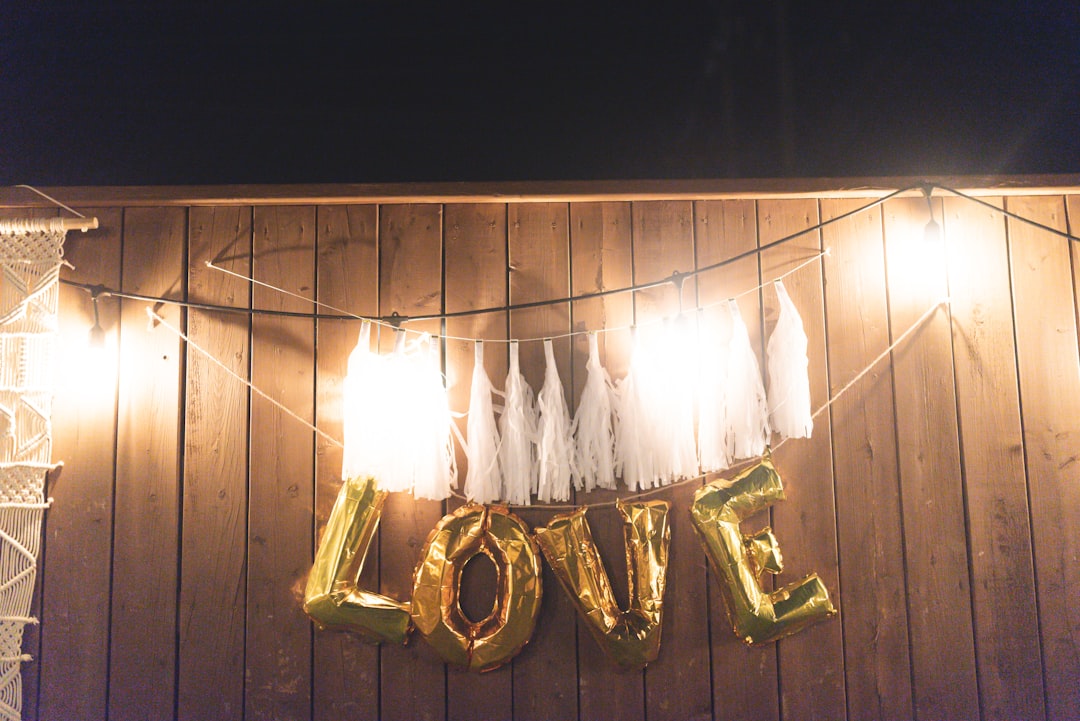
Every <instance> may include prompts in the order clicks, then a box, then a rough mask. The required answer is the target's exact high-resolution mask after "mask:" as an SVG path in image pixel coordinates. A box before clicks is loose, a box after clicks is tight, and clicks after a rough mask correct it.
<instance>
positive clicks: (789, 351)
mask: <svg viewBox="0 0 1080 721" xmlns="http://www.w3.org/2000/svg"><path fill="white" fill-rule="evenodd" d="M774 286H775V287H776V295H777V297H778V298H779V300H780V317H779V318H778V319H777V321H776V328H775V329H773V333H772V335H771V336H770V337H769V345H768V358H769V364H768V366H769V424H770V426H771V427H772V429H773V430H774V431H776V432H777V433H779V434H780V435H782V436H784V437H785V438H809V437H810V433H811V431H813V430H814V419H813V418H812V417H811V414H810V375H809V372H808V370H807V368H808V366H809V360H808V359H807V357H806V331H804V330H803V322H802V318H801V317H799V311H798V309H797V308H796V307H795V304H794V303H792V302H791V297H790V296H789V295H788V292H787V289H786V288H784V283H783V281H779V280H778V281H776V282H775V283H774Z"/></svg>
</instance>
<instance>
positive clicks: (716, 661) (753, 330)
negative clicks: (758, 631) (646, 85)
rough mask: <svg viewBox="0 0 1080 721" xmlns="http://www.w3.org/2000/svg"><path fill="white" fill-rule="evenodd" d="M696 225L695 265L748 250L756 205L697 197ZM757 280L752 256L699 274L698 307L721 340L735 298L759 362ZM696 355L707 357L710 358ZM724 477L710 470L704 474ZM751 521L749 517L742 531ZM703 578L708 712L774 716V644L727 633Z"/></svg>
mask: <svg viewBox="0 0 1080 721" xmlns="http://www.w3.org/2000/svg"><path fill="white" fill-rule="evenodd" d="M694 228H695V234H694V238H695V246H696V251H697V265H698V267H702V266H707V265H712V264H714V263H718V262H720V261H722V260H725V259H727V258H731V257H732V256H735V255H738V254H740V253H744V252H747V251H750V250H753V249H754V248H756V247H757V207H756V204H755V203H754V202H753V201H748V200H722V201H711V200H706V201H699V202H697V203H695V205H694ZM759 285H760V267H759V262H758V257H757V256H750V257H748V258H744V259H742V260H739V261H736V262H734V263H730V264H728V265H725V266H723V267H721V268H719V269H717V270H713V271H709V272H708V273H704V274H702V275H700V276H698V291H697V294H698V302H699V304H700V305H701V306H702V308H703V310H702V313H701V315H700V316H699V317H700V319H701V330H700V332H701V333H702V334H706V333H709V334H716V336H717V337H719V338H726V337H728V336H729V335H730V333H731V316H730V314H729V313H728V310H727V308H726V307H725V306H724V301H726V300H727V299H728V298H731V297H736V296H738V300H739V313H740V314H741V315H742V317H743V320H744V321H745V323H746V327H747V330H748V331H749V334H750V343H751V346H752V347H753V348H754V350H755V351H756V353H757V355H758V361H759V364H760V365H761V367H764V363H763V362H762V361H763V358H764V352H765V347H764V344H763V342H762V334H761V293H760V292H759V291H758V290H757V287H758V286H759ZM702 360H703V362H708V358H703V359H702ZM724 475H725V474H724V473H719V474H714V475H713V476H710V477H709V479H708V480H712V479H713V478H716V477H722V476H724ZM763 516H765V514H763ZM766 520H767V516H766ZM752 525H753V524H752V523H747V524H746V528H745V529H744V530H749V529H750V527H751V526H752ZM759 525H761V524H760V523H759ZM709 576H710V579H709V581H708V586H707V588H708V594H709V628H710V631H711V634H710V635H711V641H710V648H711V663H712V686H713V709H714V716H715V717H716V718H724V719H747V720H751V719H753V720H755V721H766V720H768V719H778V718H779V716H780V706H779V703H778V701H777V699H778V694H779V686H778V680H777V675H776V645H775V644H769V645H766V646H757V647H748V646H747V645H746V644H744V643H743V642H742V639H740V638H739V637H738V636H736V635H735V634H734V633H732V629H731V623H730V622H729V620H728V616H727V609H726V608H725V607H724V600H723V598H722V597H721V595H720V591H719V588H718V587H717V585H716V579H714V578H711V576H712V574H711V572H710V573H709Z"/></svg>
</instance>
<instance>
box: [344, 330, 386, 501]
mask: <svg viewBox="0 0 1080 721" xmlns="http://www.w3.org/2000/svg"><path fill="white" fill-rule="evenodd" d="M384 369H385V365H384V363H383V359H382V358H380V357H379V356H378V354H376V353H373V352H372V351H371V323H370V322H369V321H366V320H365V321H364V322H363V323H361V325H360V337H359V339H358V340H357V342H356V347H355V348H353V351H352V353H350V354H349V364H348V370H347V372H346V374H345V381H344V383H343V384H342V385H343V387H342V420H343V433H344V440H345V443H344V450H343V451H342V454H341V478H342V480H348V479H350V478H366V477H369V476H370V477H373V478H375V479H377V480H378V481H379V482H380V486H381V485H382V479H381V477H380V476H381V473H382V470H383V469H382V467H381V464H382V462H383V461H382V450H381V448H382V446H383V444H384V442H385V438H384V435H385V434H386V431H387V429H386V424H385V423H383V422H382V420H381V418H380V413H381V410H380V409H382V408H383V407H384V406H383V404H384V402H385V399H384V398H383V397H382V392H383V390H384V388H385V387H386V382H385V379H384V378H383V376H382V374H383V371H384Z"/></svg>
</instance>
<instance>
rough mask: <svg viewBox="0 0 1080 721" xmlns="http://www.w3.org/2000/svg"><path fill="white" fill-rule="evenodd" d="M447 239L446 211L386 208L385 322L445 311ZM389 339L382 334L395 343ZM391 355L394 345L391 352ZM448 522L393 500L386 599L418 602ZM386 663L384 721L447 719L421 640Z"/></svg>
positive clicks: (387, 652)
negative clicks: (420, 583)
mask: <svg viewBox="0 0 1080 721" xmlns="http://www.w3.org/2000/svg"><path fill="white" fill-rule="evenodd" d="M442 239H443V231H442V206H440V205H438V204H413V205H384V206H381V209H380V213H379V253H380V258H379V264H380V270H379V307H380V310H381V312H382V314H383V315H386V314H388V313H392V312H395V311H396V312H397V313H400V314H402V315H409V314H410V313H413V314H419V313H439V312H441V311H442V306H443V303H442V267H443V266H442ZM408 328H409V329H410V330H425V329H427V330H431V331H434V332H438V330H439V325H438V324H432V323H429V324H427V325H426V326H425V325H423V324H417V323H409V324H408ZM389 335H392V334H386V333H384V334H383V336H384V338H386V340H387V341H392V339H390V338H389V337H388V336H389ZM413 337H415V336H413ZM389 348H390V344H389V343H387V344H386V346H385V349H386V350H389ZM442 516H443V503H442V502H441V501H428V500H420V499H414V498H413V497H412V495H411V494H406V493H391V494H390V497H389V498H388V499H387V500H386V505H385V506H384V507H383V515H382V528H381V530H380V538H379V575H380V578H379V584H380V593H383V594H386V595H388V596H391V597H393V598H397V599H399V600H407V599H408V598H409V597H410V596H411V594H412V576H413V569H414V568H415V566H416V563H417V561H418V560H419V556H420V549H421V547H422V546H423V545H424V541H425V540H426V539H427V535H428V533H429V532H430V531H431V529H432V528H434V527H435V524H436V523H438V521H439V519H440V518H442ZM380 659H381V678H380V689H381V709H380V717H381V718H383V719H386V720H387V721H391V720H392V719H404V720H405V721H421V720H427V719H442V718H444V717H445V715H446V702H445V694H446V671H445V665H444V664H443V663H442V660H441V659H440V658H439V656H438V654H436V653H435V651H434V650H433V649H432V648H431V647H430V646H428V645H427V644H426V643H423V642H422V641H420V640H419V639H414V640H412V641H411V642H410V643H409V645H408V646H407V647H406V648H397V647H389V646H387V645H386V644H383V646H382V647H381V648H380Z"/></svg>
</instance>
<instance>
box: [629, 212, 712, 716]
mask: <svg viewBox="0 0 1080 721" xmlns="http://www.w3.org/2000/svg"><path fill="white" fill-rule="evenodd" d="M633 220H634V282H635V283H647V282H649V281H653V280H659V279H661V278H664V277H667V276H670V275H671V274H672V273H673V272H674V271H680V272H686V271H688V270H692V269H693V268H694V260H695V259H694V208H693V204H692V203H690V202H685V201H651V202H643V203H634V205H633ZM695 288H696V283H695V281H694V280H693V279H688V280H687V281H686V282H685V284H684V285H683V288H682V293H683V305H682V307H683V308H684V309H692V308H693V307H694V298H695ZM679 310H680V304H679V296H678V291H677V289H676V288H675V286H674V285H663V286H660V287H658V288H654V289H652V290H648V291H644V292H641V293H637V294H635V300H634V313H635V320H636V322H637V323H638V325H639V326H640V325H641V324H642V323H648V322H654V321H657V320H659V319H662V318H665V317H672V318H674V317H676V316H677V315H678V312H679ZM654 327H655V326H654ZM697 485H698V484H694V483H691V484H685V485H682V486H677V487H675V488H672V489H671V490H670V491H667V492H665V493H663V494H661V495H659V496H657V498H661V499H664V500H667V501H669V502H670V503H671V514H670V516H669V519H670V524H671V547H670V551H669V558H668V575H667V583H668V585H667V594H666V598H669V599H677V601H676V602H675V603H673V604H672V605H671V606H670V607H669V609H668V610H669V611H671V612H670V613H665V614H664V629H663V634H662V637H661V647H660V657H659V658H658V659H656V661H654V662H653V663H651V664H649V667H648V668H647V669H646V670H645V691H646V696H645V713H646V717H647V718H649V719H704V718H709V717H711V716H712V691H711V689H710V684H709V671H708V669H709V637H708V633H707V628H708V627H707V623H708V614H709V607H708V594H707V590H706V589H707V588H708V587H707V586H706V582H707V581H708V578H707V576H706V571H705V566H706V559H705V554H704V553H702V551H701V545H700V544H699V543H698V539H697V537H696V536H695V535H694V530H693V527H692V526H691V525H690V516H689V512H688V509H689V508H690V503H691V501H692V498H693V494H694V491H695V490H696V488H697Z"/></svg>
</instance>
